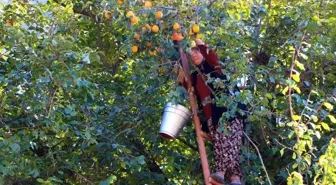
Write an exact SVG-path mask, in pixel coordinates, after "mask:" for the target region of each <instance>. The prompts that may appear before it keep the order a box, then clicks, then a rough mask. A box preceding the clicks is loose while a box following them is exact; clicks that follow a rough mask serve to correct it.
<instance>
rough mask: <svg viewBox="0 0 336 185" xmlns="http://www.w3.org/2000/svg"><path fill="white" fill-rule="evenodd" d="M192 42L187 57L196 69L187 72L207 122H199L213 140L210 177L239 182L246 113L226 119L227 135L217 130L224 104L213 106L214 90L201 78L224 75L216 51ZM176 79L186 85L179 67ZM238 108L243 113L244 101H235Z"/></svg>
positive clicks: (200, 43) (237, 183) (236, 183)
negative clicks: (213, 157) (192, 45)
mask: <svg viewBox="0 0 336 185" xmlns="http://www.w3.org/2000/svg"><path fill="white" fill-rule="evenodd" d="M196 43H197V46H196V47H194V48H192V54H191V56H190V59H191V61H192V63H193V64H194V65H196V66H197V68H198V69H199V70H196V71H195V72H193V73H192V74H191V79H192V84H193V88H194V92H195V94H196V97H197V100H198V105H199V107H200V108H201V109H202V111H203V113H204V116H205V118H206V119H207V124H205V125H202V129H203V130H207V131H208V132H209V133H210V137H211V140H212V141H213V148H214V153H215V168H216V172H214V173H212V174H211V178H212V179H214V180H215V181H216V182H218V183H222V184H224V177H225V179H228V180H229V181H230V183H231V184H230V185H240V184H241V182H240V178H241V177H242V172H241V169H240V167H239V153H240V149H241V145H242V135H243V123H244V120H245V119H246V118H247V116H246V114H244V115H241V114H239V113H238V112H237V113H236V115H235V117H234V118H232V119H230V120H228V122H229V125H228V126H227V127H226V129H227V130H228V131H229V134H225V135H224V134H223V133H221V132H218V131H217V128H218V127H219V124H218V123H219V119H220V117H221V116H222V114H223V112H226V111H227V109H226V108H225V107H217V106H216V103H215V102H214V101H212V100H213V98H214V94H213V93H212V92H214V91H213V86H212V85H211V84H206V82H205V80H206V79H205V78H206V75H208V74H210V77H213V78H220V79H224V75H223V74H222V70H221V69H222V68H221V65H220V63H219V59H218V57H217V55H216V53H215V52H214V51H212V50H210V51H207V47H206V46H205V44H204V43H203V42H202V41H201V40H200V39H197V40H196ZM198 71H199V72H201V74H199V73H198ZM178 81H179V84H180V85H182V86H184V87H185V88H187V83H186V81H185V77H184V74H183V71H182V70H180V72H179V77H178ZM226 91H227V93H228V94H229V93H230V92H229V90H228V89H227V90H226ZM235 91H239V89H238V88H236V89H235ZM238 108H239V109H241V110H243V111H245V112H246V106H245V105H244V104H241V103H238ZM204 126H207V127H208V128H205V127H204Z"/></svg>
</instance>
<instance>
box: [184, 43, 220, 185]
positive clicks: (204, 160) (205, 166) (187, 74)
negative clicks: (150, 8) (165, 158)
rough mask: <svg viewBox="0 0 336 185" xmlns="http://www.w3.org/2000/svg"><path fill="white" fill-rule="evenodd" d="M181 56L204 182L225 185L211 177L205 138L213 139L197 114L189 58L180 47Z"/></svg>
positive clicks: (210, 184)
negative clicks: (202, 125)
mask: <svg viewBox="0 0 336 185" xmlns="http://www.w3.org/2000/svg"><path fill="white" fill-rule="evenodd" d="M180 48H181V47H180ZM180 56H181V60H182V68H183V71H184V75H185V78H186V79H185V80H186V81H187V84H188V93H189V102H190V106H191V109H192V117H193V121H194V125H195V129H196V137H197V144H198V152H199V154H200V157H201V162H202V170H203V177H204V183H205V185H224V184H221V183H218V182H216V181H215V180H214V179H212V178H211V177H210V169H209V163H208V158H207V154H206V150H205V144H204V139H205V138H206V139H209V140H211V138H210V137H209V136H208V135H206V134H205V133H203V132H202V129H201V123H200V119H199V117H198V115H197V106H196V99H195V94H194V88H193V86H192V82H191V76H190V72H189V67H188V59H187V56H186V54H185V53H184V52H183V51H182V50H181V49H180Z"/></svg>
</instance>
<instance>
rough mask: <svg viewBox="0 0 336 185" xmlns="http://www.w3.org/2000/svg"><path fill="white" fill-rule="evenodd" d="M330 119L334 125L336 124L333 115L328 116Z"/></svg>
mask: <svg viewBox="0 0 336 185" xmlns="http://www.w3.org/2000/svg"><path fill="white" fill-rule="evenodd" d="M328 118H329V119H330V121H331V122H332V123H336V118H335V117H334V116H333V115H328Z"/></svg>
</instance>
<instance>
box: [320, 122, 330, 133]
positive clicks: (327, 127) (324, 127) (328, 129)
mask: <svg viewBox="0 0 336 185" xmlns="http://www.w3.org/2000/svg"><path fill="white" fill-rule="evenodd" d="M321 125H322V127H323V129H324V130H326V131H330V127H329V125H328V124H327V123H325V122H322V123H321Z"/></svg>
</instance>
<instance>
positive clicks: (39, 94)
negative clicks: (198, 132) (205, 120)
mask: <svg viewBox="0 0 336 185" xmlns="http://www.w3.org/2000/svg"><path fill="white" fill-rule="evenodd" d="M335 6H336V5H335V4H334V3H333V1H323V2H317V1H312V0H308V1H301V0H299V1H295V2H294V1H293V2H292V1H275V0H273V1H271V0H268V1H262V0H260V1H259V0H258V1H236V0H228V1H215V0H214V1H209V2H203V1H169V2H166V1H152V2H150V1H122V0H117V1H116V0H113V1H106V0H104V1H100V0H99V1H98V0H81V1H79V0H72V1H70V0H49V1H48V2H47V3H31V2H28V1H13V2H12V3H11V4H7V5H1V13H0V20H1V21H0V25H1V26H0V35H1V40H0V42H1V46H0V125H1V127H0V148H1V150H0V158H1V160H0V175H1V177H0V184H38V183H40V184H202V182H203V179H202V171H201V166H200V165H201V164H200V161H199V156H198V153H197V145H196V141H195V133H194V129H193V127H192V124H191V123H189V124H188V125H187V126H186V127H185V128H184V130H183V132H182V133H181V135H180V136H179V138H178V139H176V140H174V141H166V140H164V139H162V138H160V137H159V136H158V131H159V126H160V119H161V116H162V111H163V107H164V104H165V103H166V102H167V101H177V102H180V103H185V102H187V101H185V100H186V98H187V97H185V96H183V89H182V88H178V87H177V84H176V70H177V67H178V65H179V54H178V52H177V50H176V45H175V44H174V43H176V42H178V43H180V44H179V47H181V49H182V50H183V51H184V52H189V51H190V48H191V47H193V46H195V44H196V43H195V41H194V39H196V38H198V39H202V40H203V41H204V42H205V43H206V44H207V45H208V47H209V49H212V50H215V51H216V53H217V54H218V56H219V58H220V62H221V65H222V67H223V74H225V75H226V77H227V80H228V81H229V82H230V83H229V84H230V85H228V86H227V87H224V84H225V82H223V81H221V80H219V79H211V78H209V79H208V83H213V84H214V87H215V91H216V102H217V103H218V104H219V105H224V106H226V107H228V108H229V111H228V112H227V113H225V114H224V115H223V116H222V119H221V120H222V122H223V124H222V126H221V127H220V129H219V131H222V132H224V133H225V131H226V130H225V119H226V118H229V117H230V116H232V115H234V112H235V111H236V109H235V107H236V104H237V102H238V101H240V102H244V103H245V104H247V105H248V107H249V120H248V122H247V123H246V124H245V127H244V129H245V135H246V137H245V138H244V146H243V148H242V152H241V167H242V169H243V172H244V178H243V181H244V182H245V183H246V184H269V183H272V184H321V185H322V184H323V185H325V184H333V183H335V182H336V172H335V169H336V166H335V164H336V141H335V128H336V126H335V125H336V118H335V115H336V114H335V112H336V111H335V105H336V97H335V95H336V92H335V90H336V89H335V83H336V72H335V71H336V63H335V61H336V60H335V59H336V57H335V43H336V42H335V36H336V32H335V21H336V17H335V15H334V13H333V11H334V9H335V8H336V7H335ZM191 69H192V70H195V68H193V66H191ZM235 85H240V86H243V88H242V90H241V92H240V93H239V94H236V95H235V96H234V97H227V96H226V94H225V93H223V92H224V88H232V87H233V86H235ZM185 105H186V106H188V104H185ZM251 141H252V142H253V143H252V142H251ZM207 149H208V151H207V152H208V154H209V159H210V160H209V161H212V160H211V159H212V157H213V154H212V152H211V144H210V143H209V144H207ZM261 160H262V161H263V163H262V161H261ZM265 169H266V170H265ZM269 181H270V182H269Z"/></svg>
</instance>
